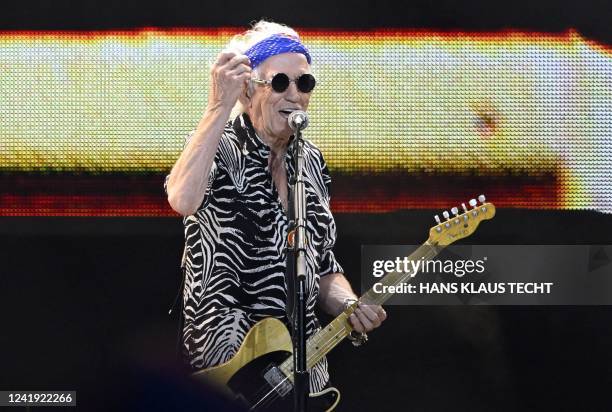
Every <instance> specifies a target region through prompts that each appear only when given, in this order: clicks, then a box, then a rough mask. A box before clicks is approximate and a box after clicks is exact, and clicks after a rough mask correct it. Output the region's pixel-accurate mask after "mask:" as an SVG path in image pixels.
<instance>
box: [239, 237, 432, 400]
mask: <svg viewBox="0 0 612 412" xmlns="http://www.w3.org/2000/svg"><path fill="white" fill-rule="evenodd" d="M426 245H427V246H430V247H429V248H428V250H427V251H425V253H423V257H425V258H426V259H431V258H432V257H434V256H436V255H437V254H438V253H439V251H440V250H441V249H442V248H440V249H439V250H436V247H439V246H438V245H432V244H428V243H427V242H425V243H424V244H423V245H422V246H426ZM417 251H418V249H417ZM428 255H429V256H428ZM408 277H410V274H406V275H404V276H401V277H400V278H399V279H398V281H397V283H400V282H403V281H404V280H406V279H407V278H408ZM368 292H369V291H368ZM366 294H367V292H366ZM364 295H365V294H364ZM377 295H378V297H381V298H382V299H373V303H377V304H380V303H383V302H385V301H386V300H387V299H388V298H389V297H390V296H391V295H392V294H391V293H385V294H377ZM378 301H380V302H378ZM334 321H335V319H334ZM334 321H332V323H333V322H334ZM344 332H346V329H344V328H342V329H340V330H339V331H338V332H336V333H335V334H334V335H332V337H331V338H329V339H328V340H327V341H325V342H324V343H323V344H321V345H320V349H319V350H317V351H316V352H315V353H314V354H313V355H312V358H315V357H316V356H318V354H320V353H323V355H324V354H325V353H327V352H328V345H329V344H332V345H331V347H330V348H329V350H331V349H333V347H334V346H335V345H337V344H338V343H339V342H341V341H342V339H344V338H345V337H346V336H347V335H348V334H347V335H345V336H343V337H342V339H339V340H336V338H337V336H338V335H341V334H342V333H344ZM292 374H293V373H291V375H292ZM288 379H289V376H287V375H286V376H285V378H283V379H282V380H281V381H280V382H279V383H278V384H277V385H276V386H274V387H273V388H272V389H271V390H270V391H268V392H267V393H266V394H265V395H264V396H263V397H262V398H261V399H259V401H258V402H257V403H256V404H254V405H253V406H252V407H251V408H250V410H256V409H258V408H260V407H263V406H266V405H269V404H270V403H271V402H272V401H274V400H276V399H277V398H278V397H280V394H279V393H278V392H277V390H276V389H277V388H278V387H279V386H280V385H282V384H284V383H285V381H286V380H288ZM262 390H265V387H262V388H261V389H260V390H259V391H258V393H260V392H261V391H262ZM270 395H272V397H270V398H268V397H269V396H270ZM266 398H268V399H266ZM262 402H264V404H262V405H260V404H261V403H262Z"/></svg>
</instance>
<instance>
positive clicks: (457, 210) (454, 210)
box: [451, 207, 459, 216]
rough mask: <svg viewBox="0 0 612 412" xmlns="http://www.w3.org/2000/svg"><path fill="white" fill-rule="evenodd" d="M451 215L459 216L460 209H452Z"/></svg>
mask: <svg viewBox="0 0 612 412" xmlns="http://www.w3.org/2000/svg"><path fill="white" fill-rule="evenodd" d="M451 213H452V214H453V216H457V215H458V214H459V209H458V208H457V207H453V208H452V209H451Z"/></svg>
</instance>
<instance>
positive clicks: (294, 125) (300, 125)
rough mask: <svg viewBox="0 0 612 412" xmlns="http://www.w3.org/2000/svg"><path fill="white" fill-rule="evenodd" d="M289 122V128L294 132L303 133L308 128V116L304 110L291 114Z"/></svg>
mask: <svg viewBox="0 0 612 412" xmlns="http://www.w3.org/2000/svg"><path fill="white" fill-rule="evenodd" d="M287 121H288V122H289V127H291V129H292V130H294V131H301V130H304V129H305V128H307V127H308V115H307V114H306V112H304V111H302V110H295V111H293V112H291V114H290V115H289V118H288V119H287Z"/></svg>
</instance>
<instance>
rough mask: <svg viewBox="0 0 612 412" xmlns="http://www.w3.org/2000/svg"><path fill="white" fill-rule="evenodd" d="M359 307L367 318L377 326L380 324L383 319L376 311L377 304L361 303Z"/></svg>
mask: <svg viewBox="0 0 612 412" xmlns="http://www.w3.org/2000/svg"><path fill="white" fill-rule="evenodd" d="M359 309H360V310H361V311H362V312H363V314H364V315H365V317H366V318H368V320H369V321H370V322H371V323H372V326H374V327H375V328H377V327H379V326H380V322H381V319H380V317H379V315H378V311H376V307H375V306H369V305H361V306H359Z"/></svg>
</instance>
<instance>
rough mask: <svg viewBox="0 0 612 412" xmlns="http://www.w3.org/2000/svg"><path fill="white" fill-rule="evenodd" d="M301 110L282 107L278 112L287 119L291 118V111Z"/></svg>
mask: <svg viewBox="0 0 612 412" xmlns="http://www.w3.org/2000/svg"><path fill="white" fill-rule="evenodd" d="M296 110H299V109H281V110H279V111H278V112H279V113H280V115H281V116H283V117H284V118H285V119H287V118H289V115H290V114H291V113H293V112H294V111H296Z"/></svg>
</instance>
